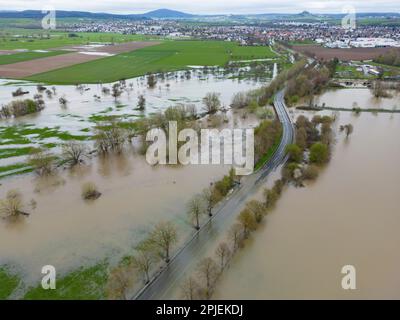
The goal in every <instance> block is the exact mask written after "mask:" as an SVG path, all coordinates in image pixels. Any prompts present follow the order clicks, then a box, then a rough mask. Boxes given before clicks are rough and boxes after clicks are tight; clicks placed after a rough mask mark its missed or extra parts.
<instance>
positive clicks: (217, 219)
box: [134, 91, 294, 300]
mask: <svg viewBox="0 0 400 320" xmlns="http://www.w3.org/2000/svg"><path fill="white" fill-rule="evenodd" d="M283 97H284V92H283V91H280V92H278V93H277V94H276V96H275V100H274V106H275V110H276V113H277V116H278V118H279V120H280V122H281V123H282V127H283V134H282V140H281V143H280V145H279V147H278V149H277V150H276V152H275V154H274V155H273V156H272V157H271V159H270V160H269V161H268V162H267V163H266V164H265V166H264V167H263V168H262V169H260V170H259V171H257V172H255V173H253V174H252V175H250V176H247V177H245V178H244V179H242V183H241V185H240V187H238V188H237V189H235V191H234V192H233V193H232V194H231V195H230V196H229V198H227V199H226V200H225V201H224V202H223V203H222V204H221V205H220V206H219V207H218V208H217V209H216V212H215V213H214V216H213V217H212V218H211V219H210V220H209V221H208V222H207V223H206V224H205V225H204V226H203V227H202V228H201V229H200V230H199V231H198V232H197V233H196V234H195V235H194V236H193V238H192V239H191V240H190V241H189V242H188V243H187V244H186V245H185V246H184V247H183V248H182V249H180V250H179V251H178V252H177V253H176V254H175V256H174V257H173V258H172V259H171V261H170V263H169V264H168V265H167V266H165V267H164V268H163V269H162V270H160V271H159V272H158V274H157V276H156V277H155V278H153V280H152V281H151V282H150V283H149V284H148V285H147V286H146V287H144V288H143V289H142V290H141V291H139V293H138V294H137V295H136V296H135V297H134V299H138V300H157V299H170V298H171V295H170V293H171V291H173V290H174V288H176V286H177V285H178V284H179V283H181V282H182V280H183V279H184V277H185V276H187V275H188V274H189V272H190V270H192V269H191V268H192V267H194V266H195V265H196V264H197V263H198V261H199V260H200V259H201V258H202V257H204V255H205V254H206V253H207V249H208V248H209V245H210V243H213V242H212V240H214V239H216V237H217V236H218V235H219V234H221V232H222V230H223V229H224V227H226V226H227V225H230V224H231V223H232V222H233V220H234V219H235V218H236V215H237V214H238V213H239V212H240V210H241V209H242V208H243V207H244V206H245V204H246V202H247V201H248V200H250V199H251V198H252V197H253V196H254V194H255V193H256V192H257V191H258V190H259V187H260V186H261V184H262V183H264V182H266V179H267V177H268V175H269V174H270V173H271V172H273V171H274V170H275V169H276V168H277V167H278V166H280V165H281V164H283V163H285V162H286V161H287V156H286V154H285V148H286V145H288V144H291V143H292V142H293V140H294V126H293V123H292V121H291V119H290V116H289V114H288V112H287V108H286V105H285V102H284V99H283Z"/></svg>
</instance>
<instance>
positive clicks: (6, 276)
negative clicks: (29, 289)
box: [0, 267, 19, 300]
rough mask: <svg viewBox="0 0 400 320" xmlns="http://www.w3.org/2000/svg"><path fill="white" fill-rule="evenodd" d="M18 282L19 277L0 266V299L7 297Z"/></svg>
mask: <svg viewBox="0 0 400 320" xmlns="http://www.w3.org/2000/svg"><path fill="white" fill-rule="evenodd" d="M18 284H19V279H18V277H17V276H14V275H12V274H10V273H9V272H8V270H6V269H5V268H3V267H0V300H5V299H7V298H8V297H9V296H10V294H11V293H12V292H13V291H14V290H15V288H16V287H17V286H18Z"/></svg>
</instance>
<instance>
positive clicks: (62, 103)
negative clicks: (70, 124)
mask: <svg viewBox="0 0 400 320" xmlns="http://www.w3.org/2000/svg"><path fill="white" fill-rule="evenodd" d="M58 102H59V103H60V105H61V106H62V107H65V106H66V105H67V104H68V100H67V99H66V98H65V97H60V98H59V99H58Z"/></svg>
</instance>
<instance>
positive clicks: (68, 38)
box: [0, 29, 155, 50]
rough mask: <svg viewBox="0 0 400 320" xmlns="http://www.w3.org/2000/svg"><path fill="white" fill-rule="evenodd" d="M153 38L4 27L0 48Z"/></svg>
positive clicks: (34, 47)
mask: <svg viewBox="0 0 400 320" xmlns="http://www.w3.org/2000/svg"><path fill="white" fill-rule="evenodd" d="M150 38H151V39H154V38H155V37H149V36H144V35H123V34H118V33H85V32H81V33H74V34H70V33H66V32H59V31H52V32H44V31H43V30H28V29H5V30H2V31H0V50H15V49H28V50H44V49H55V48H60V47H64V46H69V45H79V44H87V43H89V42H115V43H120V42H127V41H141V40H148V39H150Z"/></svg>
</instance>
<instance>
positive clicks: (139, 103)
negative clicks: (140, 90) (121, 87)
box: [138, 94, 146, 110]
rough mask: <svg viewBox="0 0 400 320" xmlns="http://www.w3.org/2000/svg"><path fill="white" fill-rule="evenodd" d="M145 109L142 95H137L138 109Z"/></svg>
mask: <svg viewBox="0 0 400 320" xmlns="http://www.w3.org/2000/svg"><path fill="white" fill-rule="evenodd" d="M145 108H146V98H145V97H144V95H142V94H141V95H139V97H138V109H139V110H144V109H145Z"/></svg>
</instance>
